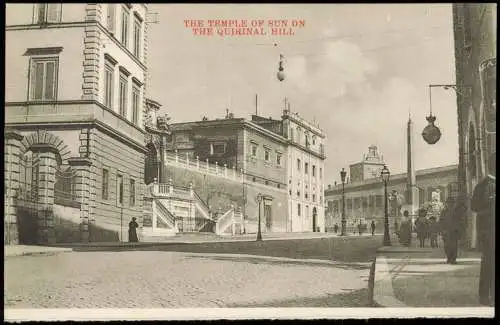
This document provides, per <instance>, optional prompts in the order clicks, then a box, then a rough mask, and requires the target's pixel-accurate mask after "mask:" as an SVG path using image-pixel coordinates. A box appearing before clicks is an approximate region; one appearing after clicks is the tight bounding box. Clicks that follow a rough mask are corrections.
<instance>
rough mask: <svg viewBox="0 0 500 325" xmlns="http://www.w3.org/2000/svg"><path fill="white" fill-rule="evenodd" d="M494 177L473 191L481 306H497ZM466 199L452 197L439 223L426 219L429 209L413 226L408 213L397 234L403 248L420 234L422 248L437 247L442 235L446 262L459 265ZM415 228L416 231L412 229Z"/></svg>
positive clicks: (472, 199) (482, 182) (487, 179)
mask: <svg viewBox="0 0 500 325" xmlns="http://www.w3.org/2000/svg"><path fill="white" fill-rule="evenodd" d="M495 182H496V179H495V176H494V175H493V176H492V175H487V176H486V177H485V178H484V179H483V180H482V181H481V182H479V184H477V185H476V187H475V188H474V192H473V195H472V198H471V201H470V207H471V210H472V211H473V212H475V213H476V214H477V215H476V226H477V238H478V240H477V246H478V249H479V251H480V252H481V253H482V255H481V270H480V280H479V302H480V304H482V305H490V306H491V305H494V301H495V291H494V288H495V210H494V209H495V193H496V188H495ZM466 202H467V197H466V196H465V194H458V196H457V197H456V198H452V197H450V198H449V199H448V200H447V202H446V204H445V205H444V209H443V210H442V211H441V214H440V216H439V220H436V218H435V217H434V216H431V217H429V218H427V213H428V212H427V209H420V210H419V211H418V217H417V219H416V220H415V224H414V225H413V224H412V221H411V218H410V216H409V213H408V211H404V213H403V216H404V217H403V221H402V223H401V226H400V228H399V231H398V236H399V241H400V243H401V244H402V245H404V246H407V247H409V246H411V239H412V233H413V231H415V232H416V233H417V239H418V241H419V243H418V244H419V246H420V247H425V244H426V240H427V239H430V245H431V247H432V248H437V247H438V236H439V235H440V234H441V236H442V239H443V243H444V251H445V254H446V262H447V263H449V264H456V263H457V255H458V241H459V239H460V238H462V236H463V235H464V234H463V232H464V230H465V229H466V225H465V216H466V214H467V206H466ZM413 226H414V228H413Z"/></svg>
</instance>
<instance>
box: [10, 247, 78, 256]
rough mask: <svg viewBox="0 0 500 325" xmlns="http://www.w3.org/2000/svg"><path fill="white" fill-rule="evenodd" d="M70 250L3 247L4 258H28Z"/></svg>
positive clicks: (69, 250)
mask: <svg viewBox="0 0 500 325" xmlns="http://www.w3.org/2000/svg"><path fill="white" fill-rule="evenodd" d="M71 251H72V249H71V248H62V247H49V246H31V245H4V257H14V256H29V255H51V254H58V253H63V252H71Z"/></svg>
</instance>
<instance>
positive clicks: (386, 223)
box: [380, 165, 391, 246]
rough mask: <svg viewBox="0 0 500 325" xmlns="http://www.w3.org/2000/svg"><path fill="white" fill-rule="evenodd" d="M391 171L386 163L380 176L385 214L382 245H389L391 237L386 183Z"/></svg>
mask: <svg viewBox="0 0 500 325" xmlns="http://www.w3.org/2000/svg"><path fill="white" fill-rule="evenodd" d="M390 175H391V173H390V172H389V169H388V168H387V165H384V168H383V169H382V172H381V173H380V176H381V177H382V181H383V182H384V199H385V209H384V210H385V211H384V212H385V216H384V242H383V245H384V246H391V237H390V236H389V210H388V203H387V199H388V198H387V183H388V182H389V176H390Z"/></svg>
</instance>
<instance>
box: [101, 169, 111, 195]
mask: <svg viewBox="0 0 500 325" xmlns="http://www.w3.org/2000/svg"><path fill="white" fill-rule="evenodd" d="M108 195H109V171H108V170H107V169H103V170H102V198H103V200H107V199H108Z"/></svg>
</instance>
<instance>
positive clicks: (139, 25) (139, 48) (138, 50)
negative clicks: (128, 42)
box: [134, 18, 141, 57]
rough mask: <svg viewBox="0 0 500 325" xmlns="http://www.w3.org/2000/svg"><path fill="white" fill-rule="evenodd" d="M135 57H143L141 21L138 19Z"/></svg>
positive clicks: (135, 25)
mask: <svg viewBox="0 0 500 325" xmlns="http://www.w3.org/2000/svg"><path fill="white" fill-rule="evenodd" d="M134 55H135V56H136V57H140V55H141V21H140V20H139V19H137V18H136V19H135V22H134Z"/></svg>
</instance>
